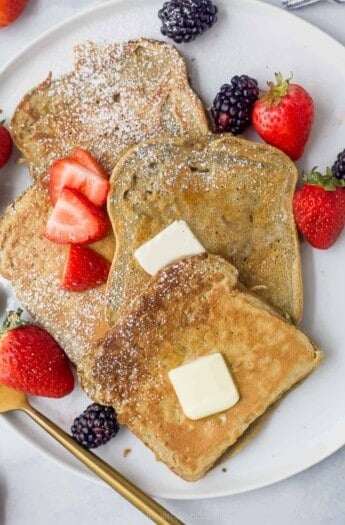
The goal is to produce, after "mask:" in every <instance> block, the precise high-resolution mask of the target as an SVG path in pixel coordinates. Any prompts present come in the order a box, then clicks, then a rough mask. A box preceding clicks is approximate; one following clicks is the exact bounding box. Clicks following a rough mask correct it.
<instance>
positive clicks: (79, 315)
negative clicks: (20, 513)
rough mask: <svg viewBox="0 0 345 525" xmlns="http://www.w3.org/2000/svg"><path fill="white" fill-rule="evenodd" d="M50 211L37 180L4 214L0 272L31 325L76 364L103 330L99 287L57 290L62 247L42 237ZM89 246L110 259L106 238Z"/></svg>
mask: <svg viewBox="0 0 345 525" xmlns="http://www.w3.org/2000/svg"><path fill="white" fill-rule="evenodd" d="M50 211H51V203H50V198H49V192H48V188H47V185H46V184H45V183H44V182H43V181H40V180H38V181H37V182H36V183H35V184H33V186H32V187H30V188H29V189H28V190H27V191H26V192H25V193H23V194H22V196H21V197H19V198H18V199H17V200H16V201H15V202H14V203H13V204H12V205H11V206H10V207H9V208H8V209H7V210H6V212H5V214H4V216H3V217H2V218H1V219H0V269H1V274H2V275H3V277H5V278H6V279H9V280H10V281H11V282H12V285H13V287H14V289H15V292H16V295H17V298H18V300H19V301H20V302H21V303H22V304H23V305H24V306H25V307H26V308H27V310H28V311H29V312H30V313H31V315H32V316H33V317H34V319H35V321H36V322H39V323H40V324H41V325H42V326H43V327H44V328H45V329H46V330H48V332H50V333H51V334H52V335H53V336H54V338H55V339H56V340H57V341H58V342H59V344H60V345H61V346H62V348H63V349H64V350H65V351H66V353H67V354H68V356H69V358H70V359H71V361H73V362H74V363H76V364H78V363H79V361H80V360H81V359H82V356H83V353H84V351H85V350H86V349H87V348H89V346H90V345H91V344H92V342H94V341H95V340H97V339H98V338H99V337H101V336H102V335H103V334H104V332H105V331H106V330H107V328H108V325H107V323H106V319H105V315H104V300H105V285H102V286H99V287H97V288H93V289H91V290H87V291H85V292H78V293H76V292H66V291H63V290H61V289H60V281H61V277H62V273H63V269H64V266H65V262H66V258H67V246H62V245H59V244H55V243H52V242H50V241H48V240H47V239H46V238H44V237H43V235H42V233H43V231H44V228H45V225H46V222H47V218H48V216H49V213H50ZM90 247H91V248H93V249H94V250H96V251H97V252H98V253H100V254H102V255H103V256H104V257H105V258H106V259H107V260H108V261H111V260H112V257H113V253H114V239H113V237H112V236H111V235H108V236H107V237H106V238H104V239H102V240H101V241H98V242H97V243H94V244H92V245H90Z"/></svg>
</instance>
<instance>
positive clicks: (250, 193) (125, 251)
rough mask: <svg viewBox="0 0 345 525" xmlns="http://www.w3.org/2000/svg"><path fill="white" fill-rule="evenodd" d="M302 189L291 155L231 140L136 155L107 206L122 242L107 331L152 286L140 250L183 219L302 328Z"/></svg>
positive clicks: (123, 165) (215, 138)
mask: <svg viewBox="0 0 345 525" xmlns="http://www.w3.org/2000/svg"><path fill="white" fill-rule="evenodd" d="M296 180H297V171H296V167H295V165H294V164H293V163H292V162H291V160H290V159H289V158H288V157H287V156H286V155H285V154H284V153H282V152H281V151H279V150H277V149H275V148H272V147H271V146H268V145H266V144H259V143H254V142H251V141H247V140H244V139H239V138H235V137H232V136H230V135H223V136H219V135H211V134H209V135H207V136H205V137H202V138H200V139H196V140H181V139H177V140H176V139H171V140H163V141H161V140H155V141H147V142H145V143H142V144H140V145H138V146H136V147H134V148H132V149H131V150H129V151H128V152H127V153H126V154H125V155H124V156H123V157H122V158H121V160H120V161H119V163H118V164H117V165H116V167H115V170H114V172H113V174H112V179H111V181H112V189H111V191H110V194H109V197H108V213H109V216H110V218H111V221H112V224H113V230H114V233H115V237H116V251H115V257H114V261H113V265H112V269H111V273H110V276H109V280H108V292H107V295H108V299H107V304H108V318H109V321H110V323H112V322H113V321H114V320H115V319H116V318H117V316H118V315H119V314H120V312H121V309H122V308H123V307H124V306H125V305H126V302H127V300H128V298H130V297H133V296H134V295H135V294H136V293H138V290H140V289H142V287H143V285H144V284H145V283H146V282H148V280H149V278H150V276H149V275H148V274H147V273H146V272H145V271H144V270H143V269H142V268H141V266H140V265H139V263H138V262H137V261H136V259H135V257H134V253H135V250H136V249H137V248H138V247H139V246H141V245H142V244H144V243H145V242H146V241H148V240H149V239H151V238H152V237H154V236H155V235H156V234H158V233H159V232H160V231H161V230H163V229H164V228H165V227H167V226H168V225H169V224H171V223H172V222H173V221H174V220H176V219H184V220H185V221H186V222H187V224H188V226H189V227H190V228H191V230H192V231H193V233H194V234H195V235H196V237H197V238H198V240H199V241H200V242H201V244H202V245H203V246H204V248H205V249H206V251H207V252H209V253H214V254H218V255H221V256H222V257H224V258H226V259H227V260H229V261H230V262H231V263H233V264H234V266H236V268H237V269H238V270H239V275H240V280H241V282H242V283H243V284H244V285H245V286H246V287H247V288H253V287H255V288H256V290H257V294H258V295H259V296H260V297H261V298H263V299H265V300H266V301H268V302H269V303H270V304H271V305H272V306H273V307H274V308H275V309H277V310H279V311H280V312H281V314H282V315H286V316H288V317H289V318H291V319H292V320H293V321H294V322H295V323H297V322H298V321H299V319H300V317H301V314H302V302H303V300H302V298H303V290H302V279H301V262H300V254H299V243H298V238H297V232H296V227H295V222H294V218H293V212H292V197H293V192H294V189H295V184H296Z"/></svg>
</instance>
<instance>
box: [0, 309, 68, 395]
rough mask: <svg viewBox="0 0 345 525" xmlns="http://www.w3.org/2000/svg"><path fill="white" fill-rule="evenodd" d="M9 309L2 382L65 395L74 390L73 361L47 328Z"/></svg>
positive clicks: (0, 348)
mask: <svg viewBox="0 0 345 525" xmlns="http://www.w3.org/2000/svg"><path fill="white" fill-rule="evenodd" d="M21 314H22V310H21V309H20V308H19V309H18V310H17V311H16V312H9V314H8V316H7V318H6V320H5V322H4V324H3V327H2V329H1V331H0V383H2V384H4V385H6V386H8V387H9V388H14V389H15V390H21V391H23V392H25V393H27V394H32V395H36V396H46V397H63V396H65V395H67V394H69V393H70V392H72V390H73V387H74V377H73V373H72V370H71V368H70V365H69V361H68V359H67V357H66V355H65V354H64V352H63V351H62V349H61V348H60V346H59V345H58V343H57V342H56V341H55V339H53V338H52V336H51V335H50V334H49V333H48V332H46V330H44V329H43V328H40V327H39V326H36V325H34V324H30V323H28V322H26V321H24V320H22V319H21Z"/></svg>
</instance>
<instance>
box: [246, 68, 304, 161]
mask: <svg viewBox="0 0 345 525" xmlns="http://www.w3.org/2000/svg"><path fill="white" fill-rule="evenodd" d="M275 77H276V83H274V82H267V84H268V87H269V90H268V91H265V92H264V93H263V94H262V95H261V96H260V98H259V100H258V101H257V102H256V103H255V104H254V108H253V114H252V122H253V126H254V128H255V130H256V131H257V133H258V134H259V135H260V137H261V138H262V139H263V140H264V141H265V142H267V143H268V144H271V145H272V146H275V147H276V148H279V149H281V150H282V151H284V153H286V154H287V155H288V156H289V157H290V158H291V159H292V160H297V159H299V158H300V157H301V156H302V154H303V151H304V147H305V145H306V143H307V141H308V138H309V135H310V132H311V128H312V125H313V121H314V102H313V99H312V97H311V96H310V95H309V93H308V92H307V91H306V90H305V89H304V88H303V87H302V86H299V85H298V84H291V78H289V79H287V80H284V79H283V76H282V75H281V73H276V74H275Z"/></svg>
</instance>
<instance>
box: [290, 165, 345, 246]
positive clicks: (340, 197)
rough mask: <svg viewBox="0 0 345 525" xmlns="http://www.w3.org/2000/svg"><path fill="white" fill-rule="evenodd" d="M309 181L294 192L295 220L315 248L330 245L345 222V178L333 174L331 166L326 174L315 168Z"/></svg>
mask: <svg viewBox="0 0 345 525" xmlns="http://www.w3.org/2000/svg"><path fill="white" fill-rule="evenodd" d="M308 181H310V182H311V183H309V184H308V183H307V184H305V185H304V186H302V187H301V188H300V189H298V190H297V191H296V192H295V195H294V199H293V209H294V215H295V221H296V224H297V227H298V229H299V230H300V232H301V233H302V234H303V235H304V237H305V238H306V239H307V241H308V242H309V243H310V244H311V245H312V246H314V248H320V249H326V248H330V247H331V246H332V245H333V244H334V243H335V241H336V240H337V239H338V237H339V235H340V234H341V232H342V230H343V228H344V226H345V189H344V187H340V186H344V185H345V181H339V180H337V179H335V178H334V177H332V173H331V171H330V170H329V169H328V170H327V175H326V176H322V175H321V174H320V173H318V172H316V171H315V169H314V170H313V171H312V173H311V176H310V177H309V179H307V182H308ZM320 184H322V185H320ZM327 187H328V188H329V189H327Z"/></svg>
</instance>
